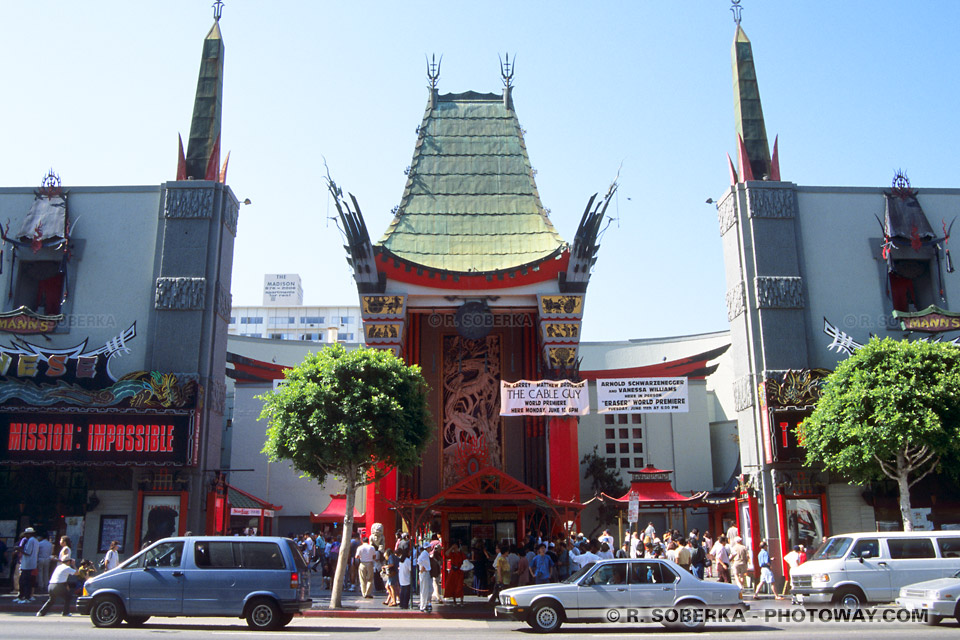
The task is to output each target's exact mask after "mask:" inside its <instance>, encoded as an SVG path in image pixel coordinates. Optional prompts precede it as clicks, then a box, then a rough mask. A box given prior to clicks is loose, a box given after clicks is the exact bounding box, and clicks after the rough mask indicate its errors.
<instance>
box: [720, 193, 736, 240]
mask: <svg viewBox="0 0 960 640" xmlns="http://www.w3.org/2000/svg"><path fill="white" fill-rule="evenodd" d="M717 220H718V221H719V223H720V235H721V236H724V235H726V233H727V231H729V230H730V228H731V227H732V226H733V225H735V224H736V223H737V198H736V195H735V194H733V193H730V194H728V195H727V197H726V198H724V199H723V200H721V201H720V204H718V205H717Z"/></svg>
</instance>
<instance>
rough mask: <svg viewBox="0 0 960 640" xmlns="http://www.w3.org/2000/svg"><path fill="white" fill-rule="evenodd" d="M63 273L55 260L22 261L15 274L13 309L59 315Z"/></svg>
mask: <svg viewBox="0 0 960 640" xmlns="http://www.w3.org/2000/svg"><path fill="white" fill-rule="evenodd" d="M62 299H63V273H61V272H60V262H59V261H57V260H23V261H21V262H20V269H19V272H18V273H17V286H16V288H15V289H14V295H13V308H14V309H16V308H18V307H27V308H29V309H30V310H31V311H36V312H37V313H41V314H47V315H56V314H58V313H60V301H61V300H62Z"/></svg>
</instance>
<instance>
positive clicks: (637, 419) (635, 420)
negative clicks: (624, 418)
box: [630, 413, 640, 424]
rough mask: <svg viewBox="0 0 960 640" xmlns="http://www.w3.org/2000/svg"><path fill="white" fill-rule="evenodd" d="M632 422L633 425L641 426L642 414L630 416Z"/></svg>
mask: <svg viewBox="0 0 960 640" xmlns="http://www.w3.org/2000/svg"><path fill="white" fill-rule="evenodd" d="M630 422H632V423H633V424H640V414H639V413H631V414H630Z"/></svg>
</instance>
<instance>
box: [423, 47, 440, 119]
mask: <svg viewBox="0 0 960 640" xmlns="http://www.w3.org/2000/svg"><path fill="white" fill-rule="evenodd" d="M423 57H424V58H426V57H427V56H426V54H424V56H423ZM441 64H443V54H442V53H441V54H440V60H439V62H438V61H437V54H435V53H433V54H431V57H430V58H428V59H427V82H429V83H430V84H428V85H427V88H428V89H429V90H430V108H431V109H434V108H436V106H437V83H438V82H439V81H440V65H441Z"/></svg>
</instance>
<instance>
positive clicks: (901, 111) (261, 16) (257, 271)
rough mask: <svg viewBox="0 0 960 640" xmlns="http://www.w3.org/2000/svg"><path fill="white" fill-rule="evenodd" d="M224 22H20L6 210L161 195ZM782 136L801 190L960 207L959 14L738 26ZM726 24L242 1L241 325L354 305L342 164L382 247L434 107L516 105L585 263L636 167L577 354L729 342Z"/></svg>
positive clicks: (943, 5)
mask: <svg viewBox="0 0 960 640" xmlns="http://www.w3.org/2000/svg"><path fill="white" fill-rule="evenodd" d="M210 5H211V1H209V0H163V1H160V0H156V1H152V2H151V1H141V2H130V1H126V2H106V1H102V2H96V1H91V2H72V1H66V0H61V1H59V2H54V1H38V0H33V1H31V2H7V3H5V6H4V11H3V19H2V21H0V61H2V62H0V64H2V66H3V69H4V73H3V78H4V86H3V92H4V99H3V102H2V106H0V113H2V114H3V115H2V122H3V126H2V127H0V185H2V186H28V187H33V186H36V185H38V184H39V182H40V179H41V178H42V177H43V175H44V174H45V172H46V171H47V169H48V168H50V167H52V168H53V169H54V170H55V171H57V172H58V173H59V174H60V175H61V177H62V179H63V181H64V184H65V185H67V186H70V185H123V184H158V183H160V182H163V181H166V180H171V179H173V178H174V175H175V170H176V150H177V134H178V133H181V134H183V136H184V138H186V137H187V134H188V133H189V127H190V115H191V110H192V107H193V95H194V91H195V89H196V81H197V71H198V68H199V61H200V50H201V44H202V40H203V37H204V35H205V34H206V32H207V30H208V29H209V27H210V25H211V24H212V10H211V8H210ZM743 5H744V10H743V27H744V29H745V30H746V33H747V35H748V36H749V37H750V39H751V41H752V42H753V49H754V55H755V58H756V64H757V73H758V76H759V82H760V93H761V97H762V100H763V109H764V115H765V118H766V124H767V134H768V136H769V138H770V140H771V144H772V141H773V137H774V135H776V134H779V136H780V164H781V172H782V177H783V179H784V180H788V181H792V182H796V183H798V184H804V185H843V186H874V187H880V186H886V185H888V184H889V183H890V180H891V178H892V176H893V173H894V171H895V170H896V169H898V168H902V169H904V170H906V171H907V173H908V175H909V177H910V179H911V181H912V183H913V185H914V186H915V187H919V188H923V187H957V186H960V184H958V183H960V151H958V149H960V126H958V125H957V109H958V82H957V80H956V77H955V76H956V72H957V69H958V68H960V46H958V44H957V25H958V24H960V3H958V2H953V1H947V0H942V1H939V2H933V1H927V2H912V3H905V2H902V1H901V2H893V1H886V0H845V1H843V2H836V1H833V2H827V1H825V0H808V1H806V2H772V1H770V0H765V1H761V0H744V1H743ZM729 6H730V3H729V2H728V1H727V0H710V1H707V0H699V1H693V0H690V1H686V2H663V1H662V0H661V1H658V2H652V1H648V0H642V1H640V0H637V1H631V2H628V1H623V2H602V1H598V2H591V3H587V2H558V1H553V2H498V1H487V2H469V3H468V2H446V3H438V2H418V1H407V2H320V1H317V2H303V1H301V2H297V1H291V2H257V1H254V0H227V2H226V6H225V8H224V12H223V19H222V21H221V29H222V32H223V38H224V42H225V45H226V66H225V86H224V99H223V113H224V120H223V134H222V135H223V149H224V151H227V150H231V151H232V155H231V160H230V169H229V175H228V183H229V184H230V186H231V187H232V188H233V190H234V191H235V192H236V194H237V196H238V197H239V198H240V199H241V200H242V199H244V198H250V199H251V200H252V201H253V204H252V205H251V206H248V207H243V208H242V209H241V212H240V214H241V217H240V228H239V232H238V233H239V235H238V238H237V243H236V254H235V267H234V272H233V296H234V303H235V304H237V305H243V304H260V299H261V288H262V284H263V275H264V274H265V273H299V274H301V276H302V278H303V286H304V292H305V302H306V303H308V304H356V302H357V297H356V289H355V286H354V283H353V280H352V278H351V277H350V273H349V270H348V267H347V265H346V262H345V260H344V251H343V249H342V246H341V245H342V241H341V238H340V236H339V234H338V232H337V230H336V228H335V227H334V226H333V225H331V224H328V223H327V219H326V218H327V216H328V215H330V203H329V201H328V199H327V197H326V192H325V189H324V186H323V181H322V177H323V175H324V168H323V158H324V157H325V158H326V160H327V162H328V163H329V165H330V168H331V171H332V173H333V175H334V177H335V178H336V179H337V181H338V182H339V183H340V184H341V185H342V186H343V187H344V188H345V189H346V190H349V191H351V192H353V193H354V194H355V195H356V196H357V198H358V199H359V201H360V204H361V207H362V209H363V212H364V215H365V216H366V220H367V223H368V226H369V227H370V231H371V235H373V236H374V237H375V239H376V238H378V237H379V235H380V233H381V232H382V231H383V230H384V229H385V228H386V225H387V223H388V222H389V220H390V218H391V214H390V209H391V208H392V207H393V206H394V205H396V204H397V203H398V202H399V200H400V196H401V194H402V192H403V185H404V182H405V176H404V173H403V170H404V168H405V167H406V166H407V165H409V164H410V159H411V156H412V153H413V146H414V142H415V140H416V133H415V129H416V127H417V126H418V125H419V124H420V121H421V118H422V116H423V110H424V106H425V104H426V98H427V92H426V88H425V85H426V80H425V77H424V67H425V63H424V54H425V53H433V52H436V53H437V54H441V53H442V54H443V67H442V70H441V78H440V90H441V92H444V93H446V92H459V91H465V90H471V89H472V90H476V91H482V92H488V91H499V90H500V87H501V83H500V77H499V67H498V62H497V54H498V52H499V53H501V54H502V53H504V52H507V51H509V52H510V53H511V55H513V54H517V69H516V77H515V85H516V89H515V93H514V99H515V105H516V109H517V113H518V116H519V118H520V123H521V125H522V126H523V127H524V128H525V129H526V132H527V134H526V140H527V148H528V151H529V155H530V160H531V163H532V165H533V166H534V168H535V169H536V170H537V177H536V180H537V183H538V187H539V190H540V196H541V199H542V201H543V203H544V206H545V207H547V208H549V209H551V210H552V214H551V218H552V220H553V222H554V224H555V225H556V227H557V229H558V230H559V232H560V233H561V235H562V236H563V237H564V238H565V239H567V240H568V241H572V238H573V234H574V231H575V230H576V225H577V222H578V220H579V216H580V214H581V213H582V211H583V207H584V205H585V204H586V202H587V199H588V198H589V197H590V195H591V194H593V193H594V192H596V191H601V192H602V191H604V190H605V189H606V188H607V186H608V184H609V183H610V181H611V179H612V178H613V176H614V175H615V174H616V172H617V168H618V166H620V164H621V162H622V163H623V168H622V171H621V175H620V183H621V188H620V195H619V198H618V199H617V201H616V202H615V203H614V206H612V207H611V210H610V213H612V214H613V215H614V216H616V217H617V218H618V221H617V222H615V223H614V224H613V226H612V227H611V228H610V229H609V230H608V232H607V234H606V235H605V236H604V238H603V244H602V247H601V250H600V259H599V261H598V263H597V266H596V269H595V271H594V274H593V277H592V280H591V284H590V289H589V291H588V296H587V305H586V317H585V324H584V338H585V339H587V340H615V339H625V338H641V337H654V336H666V335H678V334H685V333H696V332H703V331H715V330H720V329H725V328H727V321H726V307H725V304H724V292H725V289H726V284H725V281H724V277H723V273H722V254H721V247H720V237H719V233H718V227H717V221H716V214H715V210H714V208H713V207H712V206H710V205H707V204H705V203H704V201H705V200H706V199H707V198H708V197H712V198H714V199H716V198H717V197H718V196H720V195H721V194H722V193H723V192H724V190H725V189H726V187H727V168H726V158H725V154H726V153H728V152H729V153H730V154H731V155H734V150H735V146H734V142H735V138H734V123H733V104H732V80H731V71H730V45H731V43H732V39H733V35H734V24H733V21H732V15H731V13H730V10H729Z"/></svg>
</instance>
